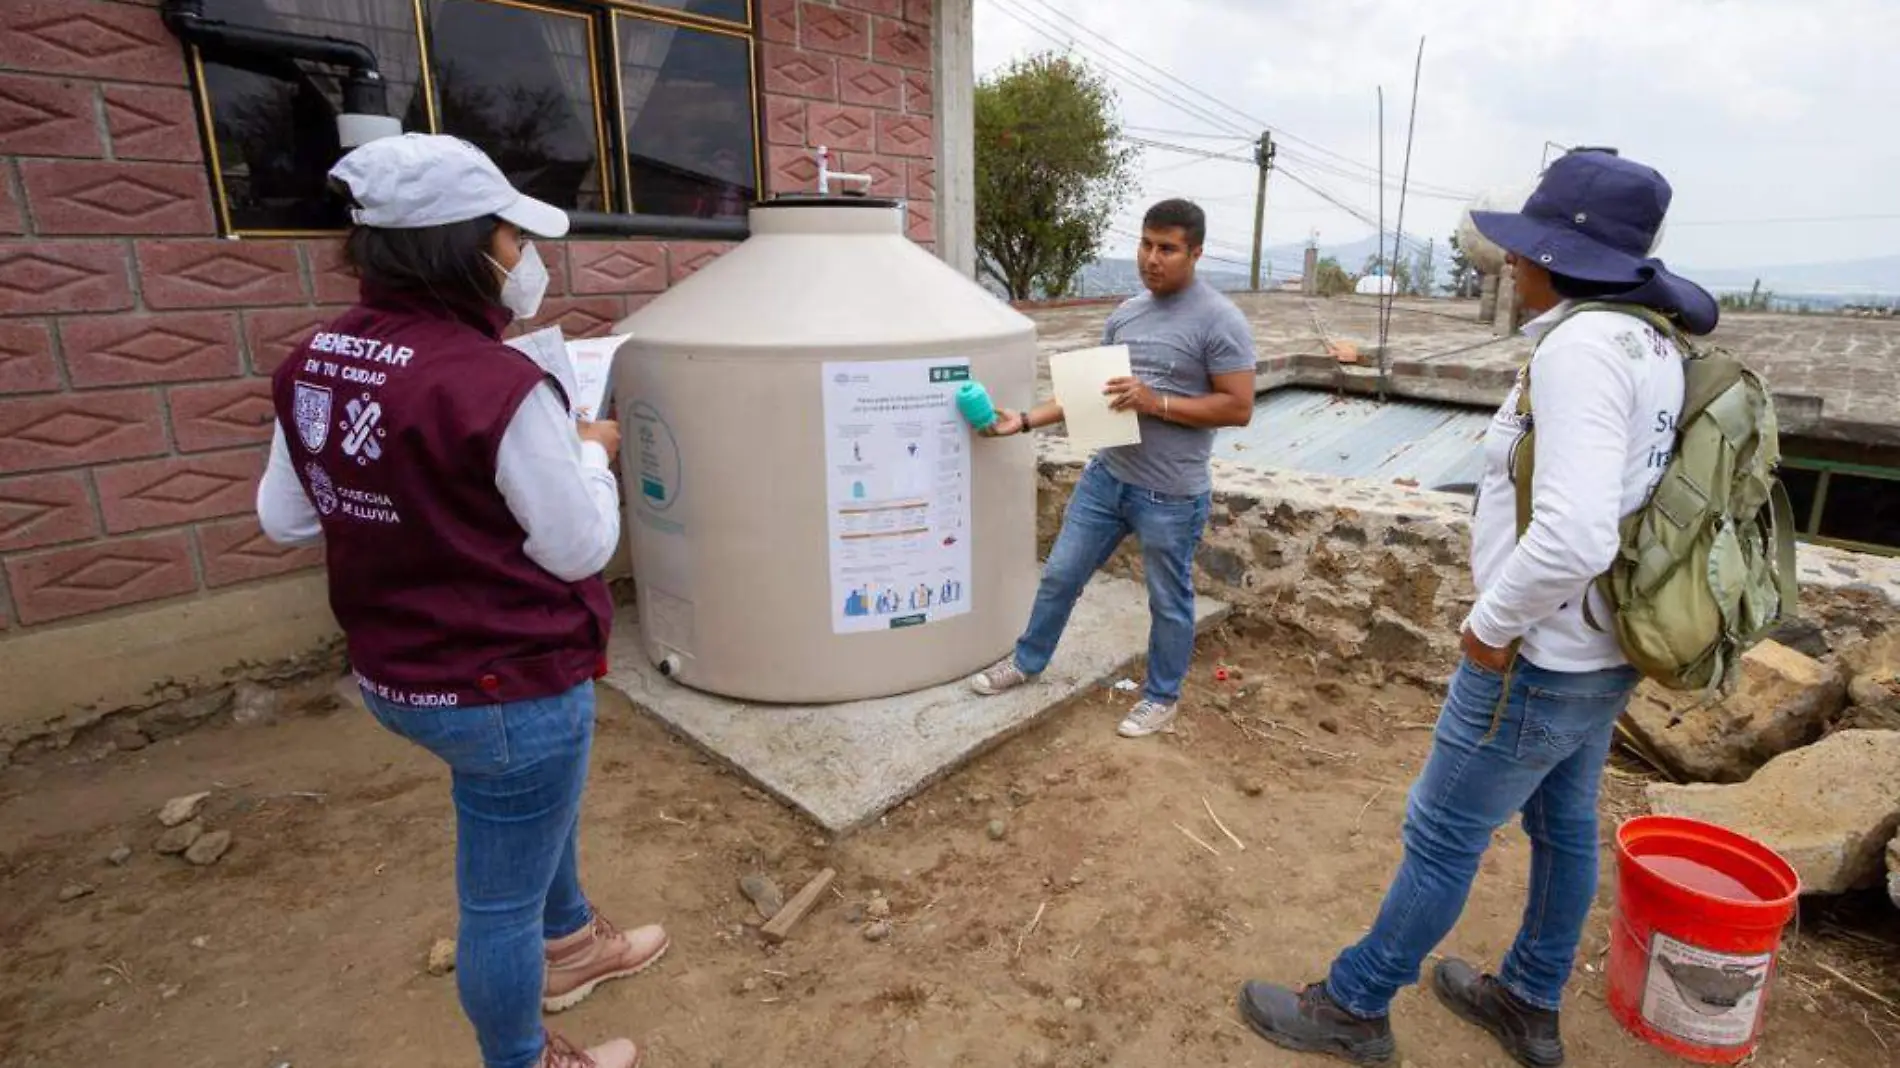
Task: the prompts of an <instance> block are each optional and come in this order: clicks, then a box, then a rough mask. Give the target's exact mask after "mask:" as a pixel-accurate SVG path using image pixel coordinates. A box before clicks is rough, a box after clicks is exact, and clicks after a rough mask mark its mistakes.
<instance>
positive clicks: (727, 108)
mask: <svg viewBox="0 0 1900 1068" xmlns="http://www.w3.org/2000/svg"><path fill="white" fill-rule="evenodd" d="M206 14H207V15H208V16H210V17H212V18H216V19H222V20H225V21H228V22H232V23H235V24H239V25H245V26H255V27H260V28H267V29H275V30H282V31H285V32H289V33H303V34H314V35H318V36H325V37H340V38H343V39H346V40H353V41H357V42H360V43H362V44H363V45H365V46H367V47H368V48H369V49H370V50H371V51H372V52H374V53H375V54H376V57H377V61H378V64H379V67H380V69H381V71H382V73H383V75H384V77H385V79H386V80H387V82H388V93H389V105H390V112H391V114H393V115H395V116H396V117H397V118H399V119H401V120H402V124H403V128H404V129H405V130H425V131H435V132H441V133H449V134H454V135H456V136H459V137H465V138H467V139H468V140H470V141H472V142H474V143H475V144H477V145H479V146H481V147H482V149H483V150H484V151H486V152H488V154H489V155H490V156H492V157H493V158H494V159H495V162H496V163H497V164H499V165H500V166H501V168H502V170H503V171H505V172H506V173H507V174H508V176H509V178H510V179H511V180H512V181H513V182H514V183H515V184H516V185H517V186H519V187H520V188H521V189H523V190H524V191H526V192H528V193H530V194H532V195H534V196H537V197H540V198H542V199H544V200H547V201H549V202H551V203H553V204H557V205H560V206H561V207H564V208H568V209H572V210H580V211H637V212H641V213H644V214H654V215H684V216H696V217H701V218H712V217H719V216H731V215H740V214H743V213H744V210H745V205H746V204H747V203H749V202H750V201H751V200H752V199H753V198H754V197H755V196H756V194H757V190H758V186H759V147H758V136H757V128H758V110H757V103H756V89H755V86H754V82H753V59H752V48H753V42H752V39H751V37H750V36H749V27H750V25H751V23H752V11H751V4H750V2H749V0H207V3H206ZM424 29H426V31H427V32H426V34H425V33H423V32H421V31H422V30H424ZM425 41H426V59H425V46H424V42H425ZM199 58H200V59H201V64H200V71H201V75H200V78H199V90H200V91H201V92H202V93H204V94H205V104H206V109H207V113H208V114H209V115H210V118H211V125H212V139H211V140H212V144H211V146H210V147H211V152H210V163H211V168H212V173H213V178H214V180H215V182H216V185H217V189H218V195H219V197H220V200H221V203H220V209H221V211H222V213H223V221H224V228H225V229H226V230H227V231H229V232H233V233H252V234H255V233H268V232H273V231H278V232H281V231H311V230H315V231H326V230H338V229H342V228H344V227H345V226H346V225H347V224H348V219H347V216H346V214H345V212H344V210H343V205H342V204H341V203H340V202H339V201H338V200H337V199H336V198H335V197H334V196H331V195H329V193H328V192H327V190H326V188H325V174H326V172H327V171H328V170H329V168H330V166H331V165H332V164H334V163H335V162H336V159H337V157H338V156H339V155H341V148H340V146H339V145H338V142H337V132H336V114H337V111H338V109H339V108H340V106H341V98H342V94H341V89H340V86H339V85H338V79H337V78H336V77H335V76H334V75H333V74H332V73H330V72H328V71H326V70H325V69H324V68H321V67H317V66H312V65H309V64H299V63H295V62H292V61H287V60H270V59H264V58H261V57H258V56H255V55H249V54H245V55H237V54H231V55H223V54H214V53H212V52H210V51H206V52H204V53H203V54H202V55H201V56H200V57H199Z"/></svg>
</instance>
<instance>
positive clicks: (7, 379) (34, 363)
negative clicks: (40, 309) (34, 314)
mask: <svg viewBox="0 0 1900 1068" xmlns="http://www.w3.org/2000/svg"><path fill="white" fill-rule="evenodd" d="M58 388H59V370H58V369H57V368H55V367H54V366H53V332H52V330H51V329H50V328H49V327H47V325H46V324H45V323H44V322H41V321H38V320H34V319H0V393H45V392H48V391H50V390H55V389H58Z"/></svg>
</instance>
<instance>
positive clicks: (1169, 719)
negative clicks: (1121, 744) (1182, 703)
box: [1115, 700, 1176, 738]
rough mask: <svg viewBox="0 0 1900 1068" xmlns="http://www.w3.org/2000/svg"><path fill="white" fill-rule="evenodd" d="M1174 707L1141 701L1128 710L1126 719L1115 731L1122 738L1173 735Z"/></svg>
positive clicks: (1156, 702) (1157, 702)
mask: <svg viewBox="0 0 1900 1068" xmlns="http://www.w3.org/2000/svg"><path fill="white" fill-rule="evenodd" d="M1175 708H1176V706H1174V705H1164V704H1162V703H1161V702H1159V701H1145V700H1144V701H1141V702H1138V703H1137V704H1136V705H1135V707H1134V708H1132V709H1129V711H1128V718H1127V719H1124V720H1122V725H1121V726H1120V727H1119V728H1117V729H1116V732H1115V733H1117V734H1119V735H1121V736H1122V737H1124V738H1146V737H1148V736H1149V735H1150V734H1160V733H1163V732H1166V733H1168V734H1173V733H1174V713H1175Z"/></svg>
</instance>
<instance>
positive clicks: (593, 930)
mask: <svg viewBox="0 0 1900 1068" xmlns="http://www.w3.org/2000/svg"><path fill="white" fill-rule="evenodd" d="M670 945H672V942H671V941H670V940H669V939H668V938H667V937H666V931H664V930H662V929H661V928H660V926H659V925H658V924H649V925H647V926H645V927H636V928H634V929H633V930H631V931H625V932H623V931H621V930H620V929H619V928H617V927H615V926H614V925H613V924H612V923H610V922H608V920H607V918H606V917H605V916H602V915H601V914H600V913H599V912H595V913H594V919H593V922H591V923H589V924H588V925H587V926H585V927H583V928H581V929H580V930H578V931H575V932H574V933H573V934H571V935H568V936H567V937H566V938H563V939H560V940H559V941H555V942H549V943H548V946H547V982H546V986H545V988H544V990H543V991H542V997H541V1007H542V1008H543V1009H545V1010H546V1011H548V1012H565V1011H567V1010H568V1009H571V1008H573V1007H574V1006H576V1005H579V1004H580V1003H581V1002H583V1001H585V1000H587V995H589V994H592V993H593V992H594V988H595V987H597V986H599V985H600V984H602V983H604V982H607V981H608V980H610V979H624V978H626V977H627V976H629V975H637V974H639V973H640V972H643V971H646V970H647V969H648V968H650V967H652V966H653V964H654V962H656V961H658V960H659V959H660V958H661V957H663V956H665V955H666V950H667V947H668V946H670Z"/></svg>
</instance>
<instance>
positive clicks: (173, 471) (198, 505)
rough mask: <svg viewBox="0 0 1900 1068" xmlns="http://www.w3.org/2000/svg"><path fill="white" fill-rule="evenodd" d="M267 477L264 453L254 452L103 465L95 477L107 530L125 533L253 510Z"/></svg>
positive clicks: (244, 451) (96, 470)
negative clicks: (260, 481) (260, 482)
mask: <svg viewBox="0 0 1900 1068" xmlns="http://www.w3.org/2000/svg"><path fill="white" fill-rule="evenodd" d="M263 473H264V450H262V449H255V448H252V449H237V450H234V451H231V452H215V453H205V454H203V455H199V456H168V457H166V458H165V459H162V460H143V461H140V462H138V463H130V464H117V465H114V466H111V467H100V468H96V469H94V471H93V473H92V477H93V480H94V481H95V482H96V483H98V486H99V511H100V513H101V514H102V515H104V517H105V521H106V530H107V532H109V533H112V534H124V533H128V532H131V531H134V530H144V529H146V528H148V527H166V526H173V525H175V524H178V523H189V522H191V521H192V520H195V519H215V518H217V517H219V516H227V515H238V514H239V513H242V512H248V511H250V510H251V509H252V508H253V507H255V504H256V500H257V481H258V478H259V477H260V476H261V475H262V474H263Z"/></svg>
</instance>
